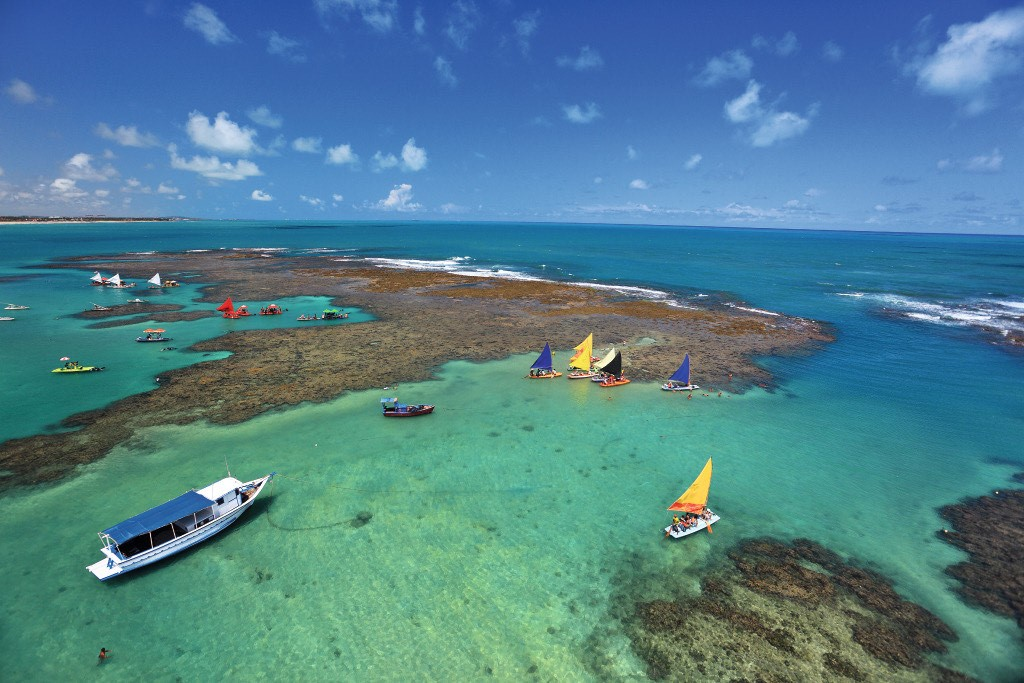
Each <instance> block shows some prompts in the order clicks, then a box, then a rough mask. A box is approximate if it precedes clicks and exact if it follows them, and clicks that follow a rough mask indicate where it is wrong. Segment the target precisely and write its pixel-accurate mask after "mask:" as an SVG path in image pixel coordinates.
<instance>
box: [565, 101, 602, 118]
mask: <svg viewBox="0 0 1024 683" xmlns="http://www.w3.org/2000/svg"><path fill="white" fill-rule="evenodd" d="M562 113H563V115H564V116H565V120H566V121H569V122H571V123H590V122H591V121H595V120H597V119H599V118H601V110H600V109H599V108H598V106H597V104H595V103H593V102H588V103H587V104H586V105H585V106H580V105H578V104H566V105H562Z"/></svg>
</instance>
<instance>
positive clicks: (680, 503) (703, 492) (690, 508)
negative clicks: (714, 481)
mask: <svg viewBox="0 0 1024 683" xmlns="http://www.w3.org/2000/svg"><path fill="white" fill-rule="evenodd" d="M710 490H711V458H708V462H707V464H706V465H704V469H702V470H701V471H700V474H699V475H697V478H696V479H694V480H693V483H692V484H690V488H688V489H686V492H685V493H684V494H683V495H681V496H679V498H677V499H676V502H674V503H672V504H671V505H669V506H668V509H669V510H676V511H680V512H693V513H699V512H702V511H703V510H704V508H705V507H707V504H708V491H710Z"/></svg>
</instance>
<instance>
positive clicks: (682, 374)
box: [669, 354, 690, 385]
mask: <svg viewBox="0 0 1024 683" xmlns="http://www.w3.org/2000/svg"><path fill="white" fill-rule="evenodd" d="M669 380H670V381H672V382H682V383H683V384H687V385H689V384H690V354H686V357H685V358H683V364H682V365H680V366H679V369H678V370H676V371H675V372H673V373H672V376H671V377H669Z"/></svg>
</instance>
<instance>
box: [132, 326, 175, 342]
mask: <svg viewBox="0 0 1024 683" xmlns="http://www.w3.org/2000/svg"><path fill="white" fill-rule="evenodd" d="M143 332H145V333H146V336H145V337H136V338H135V341H137V342H142V343H148V342H166V341H171V338H170V337H165V336H164V330H163V328H160V327H156V328H152V329H145V330H143Z"/></svg>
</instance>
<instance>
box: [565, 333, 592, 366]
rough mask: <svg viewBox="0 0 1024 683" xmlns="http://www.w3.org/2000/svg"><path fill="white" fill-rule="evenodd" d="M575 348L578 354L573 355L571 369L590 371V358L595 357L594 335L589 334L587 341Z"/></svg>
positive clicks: (570, 362)
mask: <svg viewBox="0 0 1024 683" xmlns="http://www.w3.org/2000/svg"><path fill="white" fill-rule="evenodd" d="M573 348H574V349H575V350H576V353H574V354H573V356H572V360H570V361H569V367H570V368H578V369H580V370H590V357H591V356H592V355H594V333H593V332H591V333H590V334H588V335H587V338H586V339H584V340H583V341H582V342H580V343H579V345H578V346H575V347H573Z"/></svg>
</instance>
